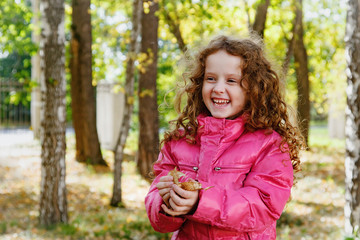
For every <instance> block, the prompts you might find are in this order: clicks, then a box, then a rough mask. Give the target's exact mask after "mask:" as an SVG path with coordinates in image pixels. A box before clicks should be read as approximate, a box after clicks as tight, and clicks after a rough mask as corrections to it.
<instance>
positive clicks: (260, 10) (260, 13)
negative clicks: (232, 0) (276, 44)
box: [252, 0, 270, 38]
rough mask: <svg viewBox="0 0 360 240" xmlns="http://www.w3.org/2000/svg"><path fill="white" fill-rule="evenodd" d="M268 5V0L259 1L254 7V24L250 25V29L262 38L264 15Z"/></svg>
mask: <svg viewBox="0 0 360 240" xmlns="http://www.w3.org/2000/svg"><path fill="white" fill-rule="evenodd" d="M269 5H270V0H262V1H261V2H260V3H259V5H258V7H257V9H256V15H255V20H254V24H253V26H252V30H253V31H255V32H257V33H258V34H259V35H260V36H261V37H262V38H264V31H265V22H266V15H267V10H268V7H269Z"/></svg>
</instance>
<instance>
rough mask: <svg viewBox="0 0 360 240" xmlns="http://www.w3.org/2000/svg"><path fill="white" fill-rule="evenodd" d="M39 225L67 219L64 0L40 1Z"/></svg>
mask: <svg viewBox="0 0 360 240" xmlns="http://www.w3.org/2000/svg"><path fill="white" fill-rule="evenodd" d="M40 9H42V31H41V47H42V49H41V51H40V59H41V66H42V68H43V69H42V71H41V78H40V82H41V95H42V98H41V100H42V108H41V129H40V132H41V134H40V139H41V188H40V214H39V218H40V224H42V225H51V224H54V223H58V222H67V221H68V216H67V201H66V185H65V147H66V146H65V144H66V142H65V127H66V117H65V85H66V83H65V29H64V0H41V1H40Z"/></svg>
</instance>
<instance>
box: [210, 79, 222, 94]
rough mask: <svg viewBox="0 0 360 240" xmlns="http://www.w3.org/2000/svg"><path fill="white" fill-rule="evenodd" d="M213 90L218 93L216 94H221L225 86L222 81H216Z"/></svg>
mask: <svg viewBox="0 0 360 240" xmlns="http://www.w3.org/2000/svg"><path fill="white" fill-rule="evenodd" d="M213 92H214V93H218V94H221V93H224V92H225V86H224V84H222V83H220V82H219V83H217V84H216V85H215V86H214V88H213Z"/></svg>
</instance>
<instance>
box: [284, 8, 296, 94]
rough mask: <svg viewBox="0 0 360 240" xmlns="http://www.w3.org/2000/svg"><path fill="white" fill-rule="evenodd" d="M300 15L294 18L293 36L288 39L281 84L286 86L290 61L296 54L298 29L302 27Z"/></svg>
mask: <svg viewBox="0 0 360 240" xmlns="http://www.w3.org/2000/svg"><path fill="white" fill-rule="evenodd" d="M299 13H300V12H296V13H295V18H294V22H293V26H292V30H291V33H292V36H291V38H290V39H287V42H288V49H287V51H286V55H285V58H284V62H283V64H282V68H281V73H280V74H281V75H280V82H281V84H283V85H284V86H285V82H286V76H287V72H288V70H289V65H290V60H291V58H292V56H293V53H294V44H295V35H296V32H298V28H299V27H300V22H301V15H300V14H299ZM284 89H285V88H284Z"/></svg>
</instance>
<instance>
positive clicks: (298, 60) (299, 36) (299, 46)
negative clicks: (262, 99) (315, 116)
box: [294, 0, 310, 144]
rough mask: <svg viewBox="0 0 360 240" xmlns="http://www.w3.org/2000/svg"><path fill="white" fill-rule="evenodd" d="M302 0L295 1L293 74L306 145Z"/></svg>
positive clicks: (306, 85) (306, 76) (307, 119)
mask: <svg viewBox="0 0 360 240" xmlns="http://www.w3.org/2000/svg"><path fill="white" fill-rule="evenodd" d="M302 15H303V11H302V0H297V1H296V16H299V22H298V26H297V27H296V32H295V42H294V44H295V46H294V58H295V72H296V80H297V89H298V100H297V112H298V114H299V115H298V117H299V120H300V122H299V126H300V131H301V133H302V135H303V136H304V138H305V141H306V144H308V136H309V124H310V96H309V95H310V83H309V69H308V55H307V52H306V47H305V44H304V39H303V38H304V29H303V20H302Z"/></svg>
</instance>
